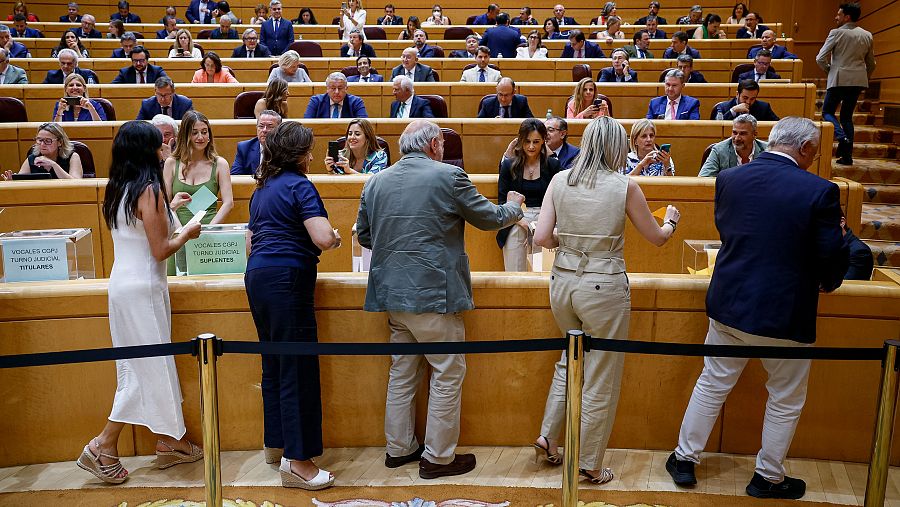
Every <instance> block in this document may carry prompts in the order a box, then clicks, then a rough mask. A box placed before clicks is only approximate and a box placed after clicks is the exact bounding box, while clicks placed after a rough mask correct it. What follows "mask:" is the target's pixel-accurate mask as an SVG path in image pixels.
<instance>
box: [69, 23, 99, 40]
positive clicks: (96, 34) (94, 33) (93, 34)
mask: <svg viewBox="0 0 900 507" xmlns="http://www.w3.org/2000/svg"><path fill="white" fill-rule="evenodd" d="M75 33H76V34H77V35H78V37H79V38H81V39H102V38H103V34H102V33H100V31H99V30H96V29H91V31H90V32H88V33H84V30H82V29H81V27H80V26H79V27H78V28H76V29H75Z"/></svg>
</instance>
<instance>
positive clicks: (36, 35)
mask: <svg viewBox="0 0 900 507" xmlns="http://www.w3.org/2000/svg"><path fill="white" fill-rule="evenodd" d="M9 33H10V34H12V36H13V37H15V38H16V39H21V38H26V39H41V38H43V37H44V34H43V33H41V31H40V30H38V29H36V28H28V27H26V28H25V31H24V32H22V33H19V32H17V31H16V29H15V28H13V27H9Z"/></svg>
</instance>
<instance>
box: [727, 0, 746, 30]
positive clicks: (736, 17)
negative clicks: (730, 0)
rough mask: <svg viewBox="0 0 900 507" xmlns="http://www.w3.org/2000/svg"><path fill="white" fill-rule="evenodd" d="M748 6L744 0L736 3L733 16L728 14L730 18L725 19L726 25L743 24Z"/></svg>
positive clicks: (732, 12) (732, 11)
mask: <svg viewBox="0 0 900 507" xmlns="http://www.w3.org/2000/svg"><path fill="white" fill-rule="evenodd" d="M747 12H748V9H747V6H746V5H745V4H744V2H738V3H736V4H734V9H732V10H731V16H728V19H726V20H725V24H726V25H743V24H744V21H745V18H746V17H747Z"/></svg>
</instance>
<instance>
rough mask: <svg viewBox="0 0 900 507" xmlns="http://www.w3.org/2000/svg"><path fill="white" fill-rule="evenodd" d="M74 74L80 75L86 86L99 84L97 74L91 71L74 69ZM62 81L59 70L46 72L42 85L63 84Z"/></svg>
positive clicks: (63, 77) (62, 77)
mask: <svg viewBox="0 0 900 507" xmlns="http://www.w3.org/2000/svg"><path fill="white" fill-rule="evenodd" d="M75 73H76V74H81V77H83V78H84V80H85V81H86V82H87V83H88V84H97V83H99V82H100V78H98V77H97V74H95V73H94V71H92V70H88V69H82V68H80V67H75ZM64 79H65V76H63V72H62V71H61V70H59V69H56V70H48V71H47V76H46V77H44V81H43V84H63V80H64Z"/></svg>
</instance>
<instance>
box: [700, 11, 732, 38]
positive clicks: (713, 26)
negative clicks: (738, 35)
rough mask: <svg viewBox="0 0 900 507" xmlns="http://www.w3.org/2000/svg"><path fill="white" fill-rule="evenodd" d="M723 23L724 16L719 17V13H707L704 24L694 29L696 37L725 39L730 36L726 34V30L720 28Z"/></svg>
mask: <svg viewBox="0 0 900 507" xmlns="http://www.w3.org/2000/svg"><path fill="white" fill-rule="evenodd" d="M721 24H722V18H721V17H719V15H718V14H707V15H706V18H704V19H703V24H702V25H700V26H698V27H697V29H696V30H694V38H695V39H724V38H726V37H728V36H727V35H725V30H719V25H721Z"/></svg>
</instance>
